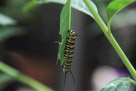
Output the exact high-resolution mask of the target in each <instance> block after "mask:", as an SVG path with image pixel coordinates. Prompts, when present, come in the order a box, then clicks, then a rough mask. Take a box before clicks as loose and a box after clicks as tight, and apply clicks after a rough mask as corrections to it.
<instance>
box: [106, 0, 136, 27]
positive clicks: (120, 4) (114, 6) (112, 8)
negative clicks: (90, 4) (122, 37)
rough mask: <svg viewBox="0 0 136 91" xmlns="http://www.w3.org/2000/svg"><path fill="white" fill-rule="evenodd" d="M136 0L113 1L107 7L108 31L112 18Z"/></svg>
mask: <svg viewBox="0 0 136 91" xmlns="http://www.w3.org/2000/svg"><path fill="white" fill-rule="evenodd" d="M135 1H136V0H114V1H112V2H111V3H110V4H109V5H108V6H107V16H108V28H109V29H110V25H111V21H112V19H113V17H114V16H115V15H116V14H117V13H118V12H119V11H120V10H122V9H123V8H125V7H126V6H128V5H129V4H131V3H133V2H135Z"/></svg>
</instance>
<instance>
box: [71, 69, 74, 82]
mask: <svg viewBox="0 0 136 91" xmlns="http://www.w3.org/2000/svg"><path fill="white" fill-rule="evenodd" d="M70 73H71V75H72V78H73V83H75V78H74V75H73V73H72V71H71V70H70Z"/></svg>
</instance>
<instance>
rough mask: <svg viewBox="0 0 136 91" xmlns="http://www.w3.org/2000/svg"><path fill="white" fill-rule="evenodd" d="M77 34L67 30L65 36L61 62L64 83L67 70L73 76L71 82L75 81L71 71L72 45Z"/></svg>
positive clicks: (73, 45)
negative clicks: (62, 62) (62, 61)
mask: <svg viewBox="0 0 136 91" xmlns="http://www.w3.org/2000/svg"><path fill="white" fill-rule="evenodd" d="M76 36H77V34H76V33H75V32H74V31H73V30H68V37H67V38H66V40H67V41H66V45H65V53H64V56H65V58H64V64H63V72H64V74H65V78H64V85H65V80H66V75H67V73H68V72H70V73H71V75H72V77H73V82H75V79H74V75H73V73H72V71H71V66H72V59H73V56H74V55H73V54H74V47H75V40H76Z"/></svg>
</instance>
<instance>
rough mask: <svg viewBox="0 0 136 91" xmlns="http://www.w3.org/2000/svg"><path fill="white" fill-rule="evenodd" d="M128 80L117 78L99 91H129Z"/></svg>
mask: <svg viewBox="0 0 136 91" xmlns="http://www.w3.org/2000/svg"><path fill="white" fill-rule="evenodd" d="M129 87H130V78H118V79H115V80H113V81H111V82H109V83H108V84H106V86H105V87H104V88H102V89H101V91H129Z"/></svg>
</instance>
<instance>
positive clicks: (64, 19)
mask: <svg viewBox="0 0 136 91" xmlns="http://www.w3.org/2000/svg"><path fill="white" fill-rule="evenodd" d="M72 20H73V19H72V12H71V0H68V1H67V2H66V4H65V6H64V7H63V9H62V11H61V14H60V32H59V34H60V35H61V37H62V41H61V43H59V52H58V60H60V62H61V65H63V63H64V52H65V44H66V38H67V36H68V30H71V29H72Z"/></svg>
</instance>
